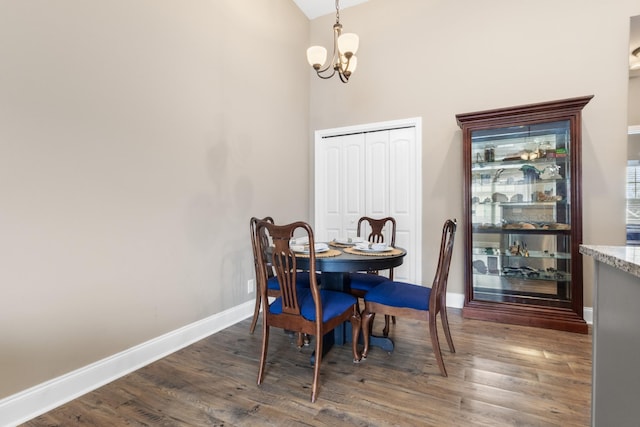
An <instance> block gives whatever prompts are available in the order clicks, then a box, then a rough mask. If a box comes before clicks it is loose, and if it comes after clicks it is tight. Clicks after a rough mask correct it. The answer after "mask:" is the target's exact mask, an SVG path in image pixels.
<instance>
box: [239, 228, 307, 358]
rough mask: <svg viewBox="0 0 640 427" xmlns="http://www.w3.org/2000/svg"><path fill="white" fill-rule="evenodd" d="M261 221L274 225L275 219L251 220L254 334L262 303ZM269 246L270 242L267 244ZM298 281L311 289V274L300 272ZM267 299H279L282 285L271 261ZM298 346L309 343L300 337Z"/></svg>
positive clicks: (268, 263) (252, 325) (268, 269)
mask: <svg viewBox="0 0 640 427" xmlns="http://www.w3.org/2000/svg"><path fill="white" fill-rule="evenodd" d="M259 221H267V222H270V223H271V224H273V223H274V221H273V218H272V217H270V216H267V217H264V218H262V219H259V218H256V217H252V218H251V219H250V220H249V231H250V234H251V249H252V250H253V267H254V270H255V277H256V284H257V286H256V304H255V307H254V309H253V318H252V319H251V326H250V327H249V332H250V333H252V334H253V332H254V331H255V329H256V324H257V323H258V317H259V315H260V302H261V299H262V293H261V292H260V284H259V283H258V282H259V280H258V276H259V271H258V268H259V267H258V236H257V234H256V232H257V224H258V222H259ZM267 244H268V242H267ZM296 280H297V281H298V285H299V286H302V287H307V288H308V287H309V286H310V284H309V274H308V273H306V272H300V274H298V276H297V278H296ZM266 283H267V297H278V296H280V284H279V283H278V279H276V277H275V274H274V272H273V268H272V266H271V264H270V262H269V261H267V282H266ZM298 338H299V339H298V346H301V345H302V343H304V342H308V340H306V339H303V340H302V341H301V340H300V337H298Z"/></svg>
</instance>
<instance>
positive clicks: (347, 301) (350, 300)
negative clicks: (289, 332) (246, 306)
mask: <svg viewBox="0 0 640 427" xmlns="http://www.w3.org/2000/svg"><path fill="white" fill-rule="evenodd" d="M320 298H321V299H322V317H323V319H322V321H323V322H327V321H328V320H330V319H332V318H333V317H336V316H339V315H340V314H342V313H344V311H345V310H348V309H349V307H352V306H353V305H354V304H355V303H356V302H357V300H356V298H355V297H354V296H352V295H349V294H346V293H344V292H339V291H330V290H326V289H321V290H320ZM298 304H299V305H300V313H301V314H302V317H304V318H305V319H307V320H310V321H315V320H316V306H315V303H314V302H313V295H312V294H311V289H303V290H300V291H298ZM269 311H270V312H271V314H281V313H282V298H281V297H278V298H276V300H275V301H274V302H273V303H272V304H271V305H270V306H269Z"/></svg>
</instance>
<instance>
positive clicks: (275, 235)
mask: <svg viewBox="0 0 640 427" xmlns="http://www.w3.org/2000/svg"><path fill="white" fill-rule="evenodd" d="M299 229H302V230H303V231H304V232H305V233H306V236H307V237H308V239H309V248H314V247H315V246H314V245H315V240H314V237H313V230H312V229H311V226H310V225H309V224H307V223H305V222H302V221H298V222H294V223H291V224H286V225H276V224H273V223H271V222H269V221H259V222H258V224H257V239H256V240H257V242H258V252H259V253H260V254H267V253H268V252H269V251H270V252H271V253H270V256H268V257H267V256H259V257H258V261H259V263H260V268H259V270H260V271H261V272H262V275H263V277H264V275H265V274H266V273H265V272H264V270H265V268H266V262H267V261H268V259H271V266H272V267H273V269H274V270H275V275H276V277H277V278H278V283H279V285H280V293H281V298H282V312H283V313H286V314H292V315H298V316H299V315H300V306H299V299H298V287H297V286H296V283H297V278H296V276H297V274H298V268H297V263H296V256H295V253H294V252H293V250H292V249H291V246H290V242H291V239H292V238H293V235H294V233H295V232H296V230H299ZM269 239H271V242H272V244H273V246H272V247H271V248H269ZM309 271H316V254H315V251H313V250H312V249H311V250H310V251H309ZM309 282H310V288H311V292H312V294H313V299H314V302H315V305H316V319H322V304H321V300H320V290H319V289H318V283H317V281H316V275H315V274H310V275H309ZM263 304H264V305H263V308H264V309H265V310H268V307H267V304H268V302H267V298H266V295H265V298H264V299H263ZM265 312H267V311H265Z"/></svg>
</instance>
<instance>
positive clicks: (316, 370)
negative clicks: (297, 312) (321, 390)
mask: <svg viewBox="0 0 640 427" xmlns="http://www.w3.org/2000/svg"><path fill="white" fill-rule="evenodd" d="M321 363H322V335H318V336H316V360H315V361H314V362H313V384H312V385H311V403H315V401H316V399H317V398H318V379H319V378H320V364H321Z"/></svg>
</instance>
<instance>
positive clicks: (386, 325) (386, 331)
mask: <svg viewBox="0 0 640 427" xmlns="http://www.w3.org/2000/svg"><path fill="white" fill-rule="evenodd" d="M390 317H391V316H389V315H388V314H385V315H384V329H383V330H382V336H383V337H388V336H389V318H390ZM393 319H394V320H393V323H394V324H395V323H396V322H395V316H394V317H393Z"/></svg>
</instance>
